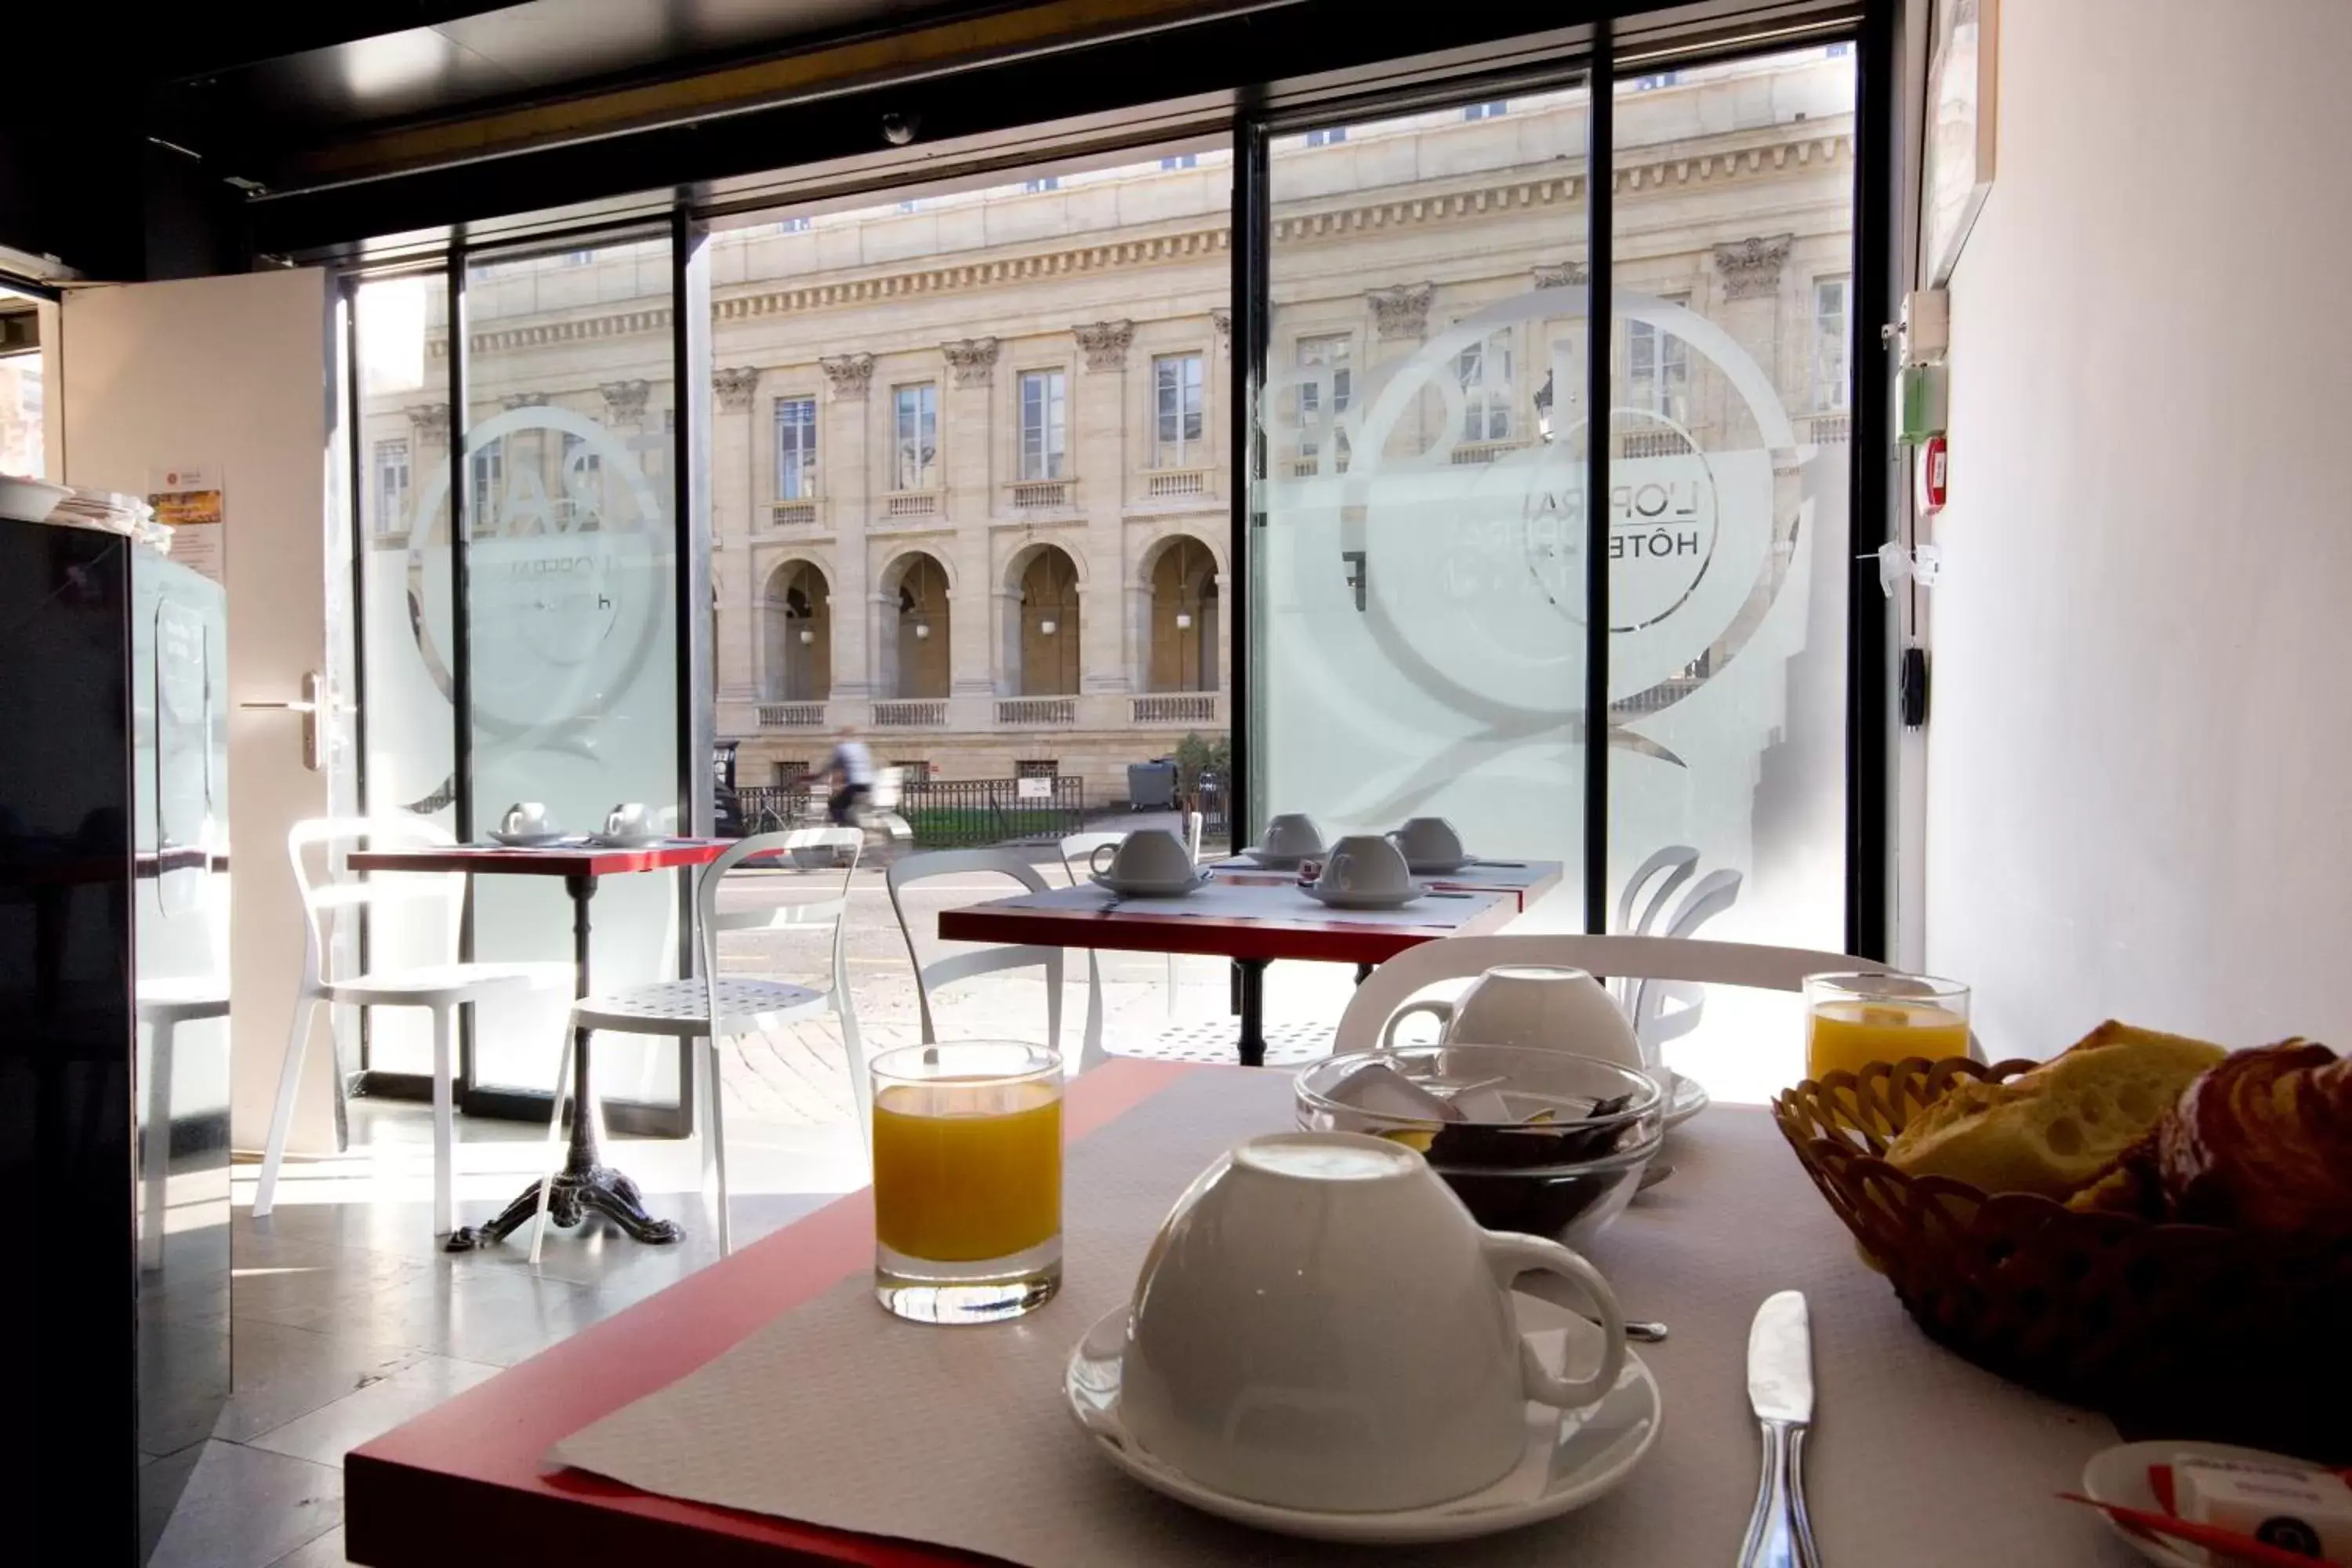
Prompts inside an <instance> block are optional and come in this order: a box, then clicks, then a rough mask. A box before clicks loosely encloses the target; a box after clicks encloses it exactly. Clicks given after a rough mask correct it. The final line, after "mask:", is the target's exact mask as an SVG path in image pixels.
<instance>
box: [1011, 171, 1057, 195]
mask: <svg viewBox="0 0 2352 1568" xmlns="http://www.w3.org/2000/svg"><path fill="white" fill-rule="evenodd" d="M1021 188H1022V189H1023V190H1024V191H1027V192H1028V193H1029V194H1030V195H1036V194H1037V193H1039V192H1041V191H1058V190H1060V189H1061V188H1062V177H1061V176H1060V175H1059V174H1041V175H1039V176H1038V177H1037V178H1036V179H1034V180H1024V181H1023V182H1022V183H1021Z"/></svg>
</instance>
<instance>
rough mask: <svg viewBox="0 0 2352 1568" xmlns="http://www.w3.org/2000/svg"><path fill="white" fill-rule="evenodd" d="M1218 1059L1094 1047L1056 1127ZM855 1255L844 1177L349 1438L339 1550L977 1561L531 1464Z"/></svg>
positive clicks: (867, 1263)
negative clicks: (779, 1221) (367, 1433)
mask: <svg viewBox="0 0 2352 1568" xmlns="http://www.w3.org/2000/svg"><path fill="white" fill-rule="evenodd" d="M1230 1070H1232V1069H1230V1068H1204V1067H1199V1066H1195V1065H1192V1064H1187V1063H1181V1062H1145V1061H1136V1060H1132V1059H1125V1058H1122V1059H1116V1060H1113V1061H1109V1062H1107V1063H1105V1064H1104V1065H1103V1066H1101V1067H1099V1068H1096V1069H1095V1070H1094V1071H1092V1072H1090V1073H1087V1074H1086V1075H1085V1076H1083V1077H1081V1078H1078V1079H1074V1080H1072V1082H1071V1084H1070V1086H1069V1089H1068V1099H1067V1101H1066V1105H1065V1108H1064V1116H1065V1118H1066V1122H1065V1125H1066V1129H1067V1136H1068V1137H1069V1138H1070V1139H1071V1140H1072V1141H1074V1142H1075V1141H1076V1140H1077V1139H1080V1138H1084V1137H1086V1136H1087V1135H1088V1134H1089V1133H1091V1132H1093V1131H1096V1130H1097V1129H1098V1128H1101V1127H1104V1126H1106V1125H1108V1123H1109V1122H1110V1121H1113V1120H1114V1119H1116V1118H1117V1117H1118V1116H1119V1115H1120V1114H1121V1113H1122V1112H1124V1111H1127V1110H1131V1109H1133V1108H1134V1107H1135V1106H1137V1105H1139V1104H1141V1103H1142V1102H1143V1101H1144V1100H1147V1099H1149V1098H1150V1096H1152V1095H1153V1094H1155V1093H1157V1092H1159V1091H1160V1089H1164V1088H1166V1087H1167V1086H1168V1085H1169V1084H1170V1083H1171V1082H1173V1081H1175V1079H1178V1078H1180V1077H1181V1076H1183V1075H1184V1074H1186V1073H1193V1072H1223V1071H1230ZM534 1190H535V1189H534ZM873 1262H874V1202H873V1194H872V1191H871V1189H862V1190H860V1191H858V1192H855V1193H852V1194H849V1195H848V1196H847V1197H845V1198H843V1199H841V1200H840V1201H839V1202H838V1203H835V1204H833V1205H830V1206H828V1207H826V1208H824V1209H820V1210H819V1211H818V1212H817V1213H815V1214H814V1215H810V1216H809V1217H808V1218H807V1219H804V1220H802V1221H800V1222H799V1223H798V1224H796V1225H793V1226H788V1227H786V1228H785V1229H783V1230H781V1231H778V1232H777V1233H776V1234H775V1235H773V1236H771V1237H766V1238H764V1239H763V1240H761V1241H759V1242H756V1243H754V1244H753V1245H751V1246H750V1247H745V1248H744V1249H743V1250H741V1251H740V1252H738V1253H736V1254H735V1256H734V1257H732V1258H727V1259H725V1260H724V1261H722V1262H719V1263H716V1264H713V1265H712V1266H711V1267H709V1268H705V1269H703V1270H702V1271H701V1272H700V1273H698V1274H695V1275H692V1276H690V1277H688V1279H684V1280H681V1281H680V1282H679V1283H677V1284H676V1285H673V1286H671V1287H670V1288H669V1289H667V1290H664V1291H662V1292H661V1293H660V1294H659V1295H657V1296H655V1297H653V1298H651V1299H650V1300H646V1301H644V1302H641V1303H639V1304H638V1305H637V1306H635V1307H632V1308H630V1309H629V1310H627V1311H625V1312H623V1313H621V1314H619V1315H618V1316H616V1317H613V1318H609V1319H607V1320H605V1321H604V1322H602V1323H599V1324H597V1325H596V1326H595V1327H594V1328H592V1329H588V1330H585V1331H582V1332H581V1333H578V1334H575V1335H573V1336H572V1338H571V1339H569V1340H566V1341H565V1342H563V1343H562V1344H560V1345H558V1346H556V1347H555V1348H554V1349H553V1350H551V1351H549V1352H546V1353H545V1354H543V1355H541V1356H538V1357H536V1358H534V1359H533V1360H530V1361H527V1362H525V1363H522V1364H521V1365H520V1366H518V1367H515V1368H513V1369H512V1370H511V1371H509V1372H505V1373H500V1374H499V1375H498V1376H497V1377H495V1378H492V1379H491V1380H490V1381H489V1382H488V1383H485V1384H480V1385H478V1386H477V1387H475V1388H473V1389H470V1390H468V1391H467V1392H466V1393H464V1394H459V1395H458V1396H457V1398H455V1399H452V1400H450V1401H449V1402H448V1403H447V1404H446V1405H440V1406H439V1407H437V1408H436V1409H434V1410H432V1411H429V1412H427V1413H426V1414H425V1415H422V1416H419V1417H418V1418H417V1419H416V1420H414V1421H412V1422H410V1423H409V1424H408V1425H407V1426H402V1427H399V1428H398V1429H396V1430H394V1431H393V1432H390V1433H387V1434H385V1435H384V1436H382V1437H379V1438H377V1439H376V1440H375V1441H374V1442H373V1443H370V1444H368V1445H367V1446H366V1447H361V1448H355V1449H353V1450H352V1452H351V1454H350V1455H349V1456H348V1457H347V1458H345V1459H344V1462H343V1550H344V1552H346V1553H347V1554H349V1555H350V1556H351V1558H352V1560H353V1561H354V1562H359V1563H373V1564H377V1565H378V1568H402V1565H405V1564H409V1563H415V1564H419V1565H420V1568H464V1565H466V1564H474V1563H478V1564H481V1565H482V1568H514V1564H516V1563H561V1562H575V1563H648V1564H651V1563H658V1564H661V1565H663V1568H681V1565H687V1564H705V1563H709V1564H748V1563H761V1564H769V1565H773V1564H776V1563H865V1564H868V1565H877V1564H878V1565H887V1568H916V1565H919V1564H928V1565H934V1568H935V1565H937V1564H940V1563H978V1562H985V1561H989V1560H988V1559H982V1558H976V1557H971V1556H969V1555H966V1554H964V1553H960V1552H947V1551H942V1550H940V1549H939V1548H936V1547H926V1546H919V1545H915V1544H913V1543H910V1542H898V1541H885V1540H880V1539H877V1538H876V1537H872V1536H865V1535H853V1534H849V1533H847V1532H845V1531H834V1530H824V1529H821V1528H818V1527H816V1526H814V1525H805V1524H794V1523H792V1522H790V1521H785V1520H781V1519H770V1518H767V1517H766V1516H764V1515H759V1514H748V1513H738V1512H734V1511H732V1510H727V1509H718V1508H707V1507H704V1506H703V1505H701V1504H699V1503H691V1502H682V1501H678V1500H674V1499H670V1498H663V1497H655V1496H652V1495H650V1494H648V1493H645V1492H639V1491H634V1490H631V1489H629V1488H627V1487H625V1486H622V1485H620V1484H619V1483H617V1482H614V1481H607V1480H604V1479H599V1478H597V1477H595V1476H591V1475H586V1474H583V1473H582V1472H580V1471H577V1470H559V1471H554V1472H549V1471H548V1470H547V1468H546V1465H545V1459H546V1455H547V1451H548V1449H549V1448H551V1447H553V1446H554V1445H555V1443H556V1442H557V1441H558V1440H560V1439H561V1438H563V1437H565V1436H570V1435H571V1434H572V1433H573V1432H576V1431H578V1430H579V1429H580V1428H581V1427H583V1426H587V1425H588V1424H589V1423H590V1422H592V1421H594V1420H596V1419H597V1418H598V1417H600V1416H603V1415H609V1414H610V1413H612V1412H613V1411H614V1410H617V1409H619V1408H621V1407H622V1406H623V1405H629V1404H632V1403H634V1402H635V1401H636V1400H639V1399H642V1398H644V1397H645V1396H646V1394H651V1393H653V1392H654V1391H655V1390H656V1389H657V1388H661V1387H663V1386H665V1385H666V1384H670V1383H674V1382H676V1381H677V1379H679V1378H681V1377H683V1376H685V1375H686V1374H687V1373H689V1372H692V1371H693V1370H694V1369H695V1368H696V1367H698V1366H700V1365H701V1364H702V1363H705V1362H707V1361H709V1360H710V1359H711V1358H712V1357H714V1356H716V1355H719V1353H721V1352H724V1351H726V1350H727V1349H728V1348H729V1347H730V1346H732V1345H733V1344H735V1343H736V1342H738V1341H740V1340H741V1339H742V1338H743V1337H744V1336H745V1335H747V1334H749V1333H751V1331H753V1330H755V1329H757V1328H759V1327H760V1326H761V1325H762V1324H763V1323H766V1322H767V1321H769V1320H771V1319H772V1318H774V1317H776V1316H778V1315H779V1314H781V1313H784V1312H788V1311H791V1310H793V1308H795V1307H797V1306H800V1305H801V1304H802V1303H803V1302H805V1301H808V1300H813V1299H814V1298H815V1297H817V1296H819V1295H822V1294H823V1293H824V1292H825V1291H827V1290H829V1289H832V1288H833V1287H835V1285H838V1284H839V1283H841V1281H843V1280H844V1279H849V1278H850V1277H851V1276H852V1275H854V1274H856V1273H857V1272H858V1271H859V1270H861V1269H865V1268H871V1267H872V1266H873Z"/></svg>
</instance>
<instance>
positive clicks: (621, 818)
mask: <svg viewBox="0 0 2352 1568" xmlns="http://www.w3.org/2000/svg"><path fill="white" fill-rule="evenodd" d="M652 820H653V819H652V818H651V817H650V816H647V815H646V808H645V805H644V803H643V802H640V801H634V800H633V801H626V802H624V803H623V804H621V805H616V806H614V808H613V809H612V810H611V811H610V812H608V813H606V814H605V816H604V834H605V837H608V838H643V837H646V835H647V834H649V833H651V832H652V831H653V829H652V827H651V826H648V825H649V824H650V823H651V822H652Z"/></svg>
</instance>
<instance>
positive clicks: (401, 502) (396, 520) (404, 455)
mask: <svg viewBox="0 0 2352 1568" xmlns="http://www.w3.org/2000/svg"><path fill="white" fill-rule="evenodd" d="M407 520H408V443H407V442H405V441H378V442H377V443H376V444H375V531H377V532H378V533H397V532H399V531H400V530H401V528H402V526H403V525H404V523H405V522H406V521H407Z"/></svg>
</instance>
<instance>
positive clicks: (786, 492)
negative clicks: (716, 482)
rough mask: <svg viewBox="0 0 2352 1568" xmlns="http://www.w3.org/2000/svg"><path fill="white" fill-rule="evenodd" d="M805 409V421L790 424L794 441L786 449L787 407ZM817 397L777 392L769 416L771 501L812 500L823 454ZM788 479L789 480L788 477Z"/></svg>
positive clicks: (799, 393)
mask: <svg viewBox="0 0 2352 1568" xmlns="http://www.w3.org/2000/svg"><path fill="white" fill-rule="evenodd" d="M803 406H804V407H806V408H807V410H808V417H807V419H806V420H804V421H803V420H797V419H795V420H793V421H790V422H789V423H790V426H791V428H792V431H793V434H794V436H795V437H796V439H795V440H794V442H793V449H790V450H788V449H787V446H786V441H785V434H786V428H787V421H786V419H785V417H784V411H785V410H786V409H787V408H798V407H803ZM819 423H820V422H819V420H818V417H817V400H816V394H814V393H813V392H785V393H779V394H778V395H776V397H775V399H774V403H773V406H772V409H771V411H770V413H769V416H768V427H769V430H770V432H771V437H770V438H771V440H772V442H773V448H772V450H773V455H774V458H775V462H776V471H775V475H774V479H773V482H772V485H771V486H770V489H772V490H773V491H774V492H775V493H774V496H773V498H772V499H774V500H780V501H793V500H815V499H816V495H817V480H818V478H819V476H820V474H821V473H822V472H823V470H822V469H821V468H819V467H818V457H819V454H820V452H821V451H822V449H823V448H822V442H823V439H824V437H823V432H822V431H821V430H820V429H819V427H818V426H819ZM787 476H789V479H788V478H787Z"/></svg>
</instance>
